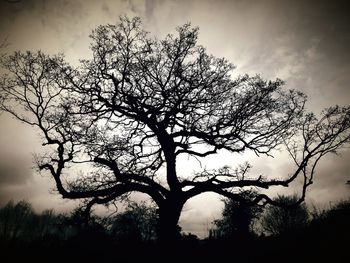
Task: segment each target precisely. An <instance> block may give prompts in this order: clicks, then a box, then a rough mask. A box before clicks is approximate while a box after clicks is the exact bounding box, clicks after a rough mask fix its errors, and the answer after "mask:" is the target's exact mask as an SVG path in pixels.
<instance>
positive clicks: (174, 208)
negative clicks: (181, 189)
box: [157, 201, 183, 243]
mask: <svg viewBox="0 0 350 263" xmlns="http://www.w3.org/2000/svg"><path fill="white" fill-rule="evenodd" d="M182 207H183V203H182V202H179V201H166V202H165V204H164V205H163V206H162V207H159V221H158V226H157V231H158V238H159V241H160V242H166V243H168V242H176V241H178V240H179V239H180V238H181V233H180V231H181V229H180V227H179V226H178V221H179V218H180V214H181V211H182Z"/></svg>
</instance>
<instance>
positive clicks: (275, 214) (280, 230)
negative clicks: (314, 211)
mask: <svg viewBox="0 0 350 263" xmlns="http://www.w3.org/2000/svg"><path fill="white" fill-rule="evenodd" d="M298 199H299V198H298V197H297V196H295V195H294V196H278V197H276V198H275V201H276V202H278V203H279V204H281V206H267V208H266V211H265V214H264V216H263V217H262V219H261V225H262V228H263V229H264V230H265V231H267V232H268V233H269V234H272V235H283V234H291V233H292V232H293V231H294V232H295V231H300V230H302V229H304V228H306V227H307V225H308V223H309V220H310V215H309V211H308V209H307V207H306V205H305V203H303V204H299V205H297V206H295V205H294V204H295V203H296V202H297V201H298Z"/></svg>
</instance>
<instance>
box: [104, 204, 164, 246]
mask: <svg viewBox="0 0 350 263" xmlns="http://www.w3.org/2000/svg"><path fill="white" fill-rule="evenodd" d="M157 221H158V215H157V211H156V209H155V208H154V207H150V206H147V205H146V204H145V203H140V204H138V203H135V202H131V203H129V204H128V206H127V208H126V210H125V211H124V212H123V213H119V214H117V215H116V216H115V217H114V218H113V223H112V227H111V235H112V237H113V238H114V239H115V240H117V241H124V242H126V241H127V242H131V241H133V242H145V241H151V240H155V239H156V238H157V236H156V225H157Z"/></svg>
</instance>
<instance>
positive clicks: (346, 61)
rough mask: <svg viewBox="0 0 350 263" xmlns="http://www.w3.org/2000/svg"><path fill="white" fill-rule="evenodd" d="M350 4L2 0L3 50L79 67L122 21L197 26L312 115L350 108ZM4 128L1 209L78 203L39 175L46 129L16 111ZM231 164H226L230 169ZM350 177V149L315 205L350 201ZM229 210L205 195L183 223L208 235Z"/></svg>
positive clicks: (275, 166) (311, 198) (318, 184)
mask: <svg viewBox="0 0 350 263" xmlns="http://www.w3.org/2000/svg"><path fill="white" fill-rule="evenodd" d="M346 2H347V1H336V0H333V1H331V0H329V1H302V0H301V1H297V0H293V1H282V0H260V1H258V0H256V1H249V0H245V1H244V0H233V1H204V0H198V1H179V0H177V1H157V0H149V1H136V0H135V1H131V0H130V1H127V0H120V1H90V0H80V1H79V0H76V1H68V0H52V1H45V0H25V1H24V0H22V1H21V0H8V1H5V0H1V2H0V42H1V41H2V40H6V42H7V43H8V46H7V47H6V48H5V49H4V50H3V51H5V52H7V53H11V52H12V51H14V50H43V51H44V52H46V53H49V54H55V53H59V52H61V53H64V54H65V55H66V58H67V60H68V61H70V62H71V63H72V64H77V63H78V60H79V59H82V58H89V57H90V55H91V53H90V51H89V43H90V40H89V34H90V33H91V30H93V29H94V28H95V27H97V26H98V25H101V24H106V23H112V24H113V23H116V22H117V21H118V16H119V15H122V14H127V15H130V16H140V17H141V18H142V19H143V23H144V26H145V28H146V30H147V31H149V32H150V33H151V34H152V35H155V36H157V37H159V38H162V37H163V36H164V35H165V34H167V33H171V32H174V29H175V27H176V26H179V25H182V24H184V23H186V22H191V23H192V25H194V26H198V27H199V28H200V35H199V44H201V45H203V46H205V47H206V48H207V50H208V52H209V53H211V54H213V55H215V56H217V57H225V58H227V59H228V60H230V61H231V62H233V63H234V64H235V65H236V66H237V69H236V71H235V72H236V73H237V74H242V73H249V74H252V75H254V74H260V75H261V76H262V77H263V78H266V79H274V78H276V77H279V78H282V79H283V80H285V81H286V88H293V89H299V90H301V91H303V92H304V93H306V94H307V95H308V96H309V101H308V109H309V110H313V111H316V112H319V111H320V110H321V109H322V108H324V107H328V106H331V105H334V104H339V105H348V104H350V92H349V83H350V28H349V27H350V21H349V20H350V16H349V14H348V10H349V8H348V6H347V4H346ZM0 123H1V124H0V149H1V151H0V205H3V204H4V203H6V202H7V201H8V200H10V199H14V200H20V199H26V200H28V201H30V202H31V203H32V204H33V205H34V207H35V208H36V209H37V210H38V211H40V210H42V209H45V208H52V207H53V208H55V209H56V210H59V211H63V210H65V209H66V208H67V207H72V204H71V203H69V202H68V201H63V200H62V199H60V197H59V196H58V195H57V194H55V193H52V189H53V186H54V185H53V181H52V180H51V179H50V178H48V177H46V176H41V175H39V174H38V173H37V172H36V171H35V170H34V169H32V167H33V163H32V154H33V153H35V152H37V151H40V143H39V140H38V134H37V133H36V131H32V130H31V128H30V127H27V126H25V125H23V124H21V123H18V122H17V121H15V120H13V119H11V118H10V117H9V116H8V115H6V114H2V115H0ZM229 158H231V157H227V159H225V158H222V159H220V161H221V162H222V163H223V164H224V161H228V162H230V159H229ZM239 158H241V157H239ZM253 161H256V160H253ZM253 164H254V163H253ZM255 167H256V169H258V170H261V171H264V172H265V173H274V174H278V173H282V172H284V170H285V168H286V167H288V163H287V160H286V159H285V158H284V157H282V158H280V159H276V158H275V159H273V160H271V159H269V160H263V161H257V163H256V165H255ZM180 169H181V168H180ZM182 171H183V172H187V171H186V170H185V169H183V170H182ZM349 171H350V151H349V150H344V151H343V153H342V155H341V156H331V157H330V158H328V159H326V160H324V162H323V163H322V164H321V165H320V166H319V169H318V174H317V178H316V180H315V183H314V185H312V186H311V187H310V190H309V195H308V202H314V203H317V204H320V205H327V204H328V203H329V202H336V201H337V200H340V199H345V198H348V197H349V196H350V185H346V184H345V182H346V181H347V180H350V174H349ZM220 209H221V205H220V202H219V201H218V198H217V197H214V196H213V195H206V196H199V197H197V198H195V199H194V200H192V201H191V202H189V203H188V204H186V207H185V209H184V210H185V211H184V213H183V215H182V218H181V224H182V226H183V228H184V229H185V230H187V231H193V232H195V233H199V234H200V232H198V231H202V232H203V231H206V229H207V228H208V227H209V226H210V225H209V223H210V222H211V221H212V220H213V219H214V218H217V217H218V215H219V212H220ZM191 218H192V219H193V218H195V220H192V221H191V220H190V219H191ZM191 222H192V223H191Z"/></svg>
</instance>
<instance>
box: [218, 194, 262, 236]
mask: <svg viewBox="0 0 350 263" xmlns="http://www.w3.org/2000/svg"><path fill="white" fill-rule="evenodd" d="M256 194H257V193H256V192H253V191H246V192H243V193H242V194H241V195H242V196H243V197H245V199H246V200H251V199H252V198H254V196H255V195H256ZM224 203H225V206H224V209H223V211H222V218H221V219H218V220H215V221H214V225H215V227H216V228H215V229H213V231H212V233H214V236H215V237H216V238H225V239H235V240H242V239H244V238H247V237H249V236H250V235H251V233H252V231H251V224H252V223H253V220H254V219H256V218H258V217H259V214H260V213H261V212H262V208H261V207H260V206H258V205H256V204H252V203H251V202H248V203H247V202H244V201H243V200H240V201H235V200H232V199H226V200H224Z"/></svg>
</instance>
